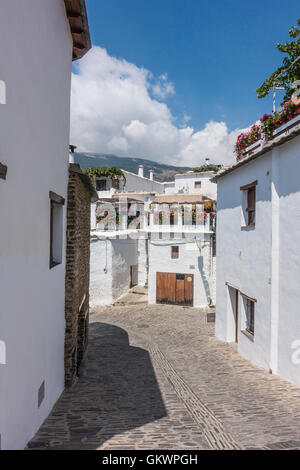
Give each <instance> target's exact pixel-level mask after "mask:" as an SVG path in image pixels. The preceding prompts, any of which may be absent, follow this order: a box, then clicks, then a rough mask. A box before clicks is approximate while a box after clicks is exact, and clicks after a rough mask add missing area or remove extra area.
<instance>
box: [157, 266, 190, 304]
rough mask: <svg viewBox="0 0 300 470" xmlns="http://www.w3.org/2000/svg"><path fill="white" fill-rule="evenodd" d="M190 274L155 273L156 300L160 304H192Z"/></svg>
mask: <svg viewBox="0 0 300 470" xmlns="http://www.w3.org/2000/svg"><path fill="white" fill-rule="evenodd" d="M193 292H194V277H193V275H192V274H175V273H157V274H156V301H157V303H162V304H172V305H190V306H192V305H193Z"/></svg>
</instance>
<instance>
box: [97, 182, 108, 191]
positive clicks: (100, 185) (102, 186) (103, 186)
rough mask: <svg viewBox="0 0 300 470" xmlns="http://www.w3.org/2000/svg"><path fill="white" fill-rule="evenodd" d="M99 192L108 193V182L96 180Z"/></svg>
mask: <svg viewBox="0 0 300 470" xmlns="http://www.w3.org/2000/svg"><path fill="white" fill-rule="evenodd" d="M96 189H97V191H106V180H96Z"/></svg>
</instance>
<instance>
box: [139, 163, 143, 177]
mask: <svg viewBox="0 0 300 470" xmlns="http://www.w3.org/2000/svg"><path fill="white" fill-rule="evenodd" d="M139 176H144V166H143V165H140V166H139Z"/></svg>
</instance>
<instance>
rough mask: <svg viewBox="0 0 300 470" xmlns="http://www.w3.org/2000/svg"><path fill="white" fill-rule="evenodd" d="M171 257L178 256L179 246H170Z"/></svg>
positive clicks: (176, 257)
mask: <svg viewBox="0 0 300 470" xmlns="http://www.w3.org/2000/svg"><path fill="white" fill-rule="evenodd" d="M171 258H172V259H178V258H179V246H172V247H171Z"/></svg>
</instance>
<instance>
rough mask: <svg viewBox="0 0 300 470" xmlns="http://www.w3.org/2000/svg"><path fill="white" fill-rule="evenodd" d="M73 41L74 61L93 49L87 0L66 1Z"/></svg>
mask: <svg viewBox="0 0 300 470" xmlns="http://www.w3.org/2000/svg"><path fill="white" fill-rule="evenodd" d="M64 3H65V7H66V14H67V18H68V21H69V24H70V29H71V35H72V40H73V61H74V60H78V59H81V58H82V57H83V56H84V55H85V54H86V53H87V52H88V51H89V50H90V49H91V47H92V43H91V37H90V28H89V23H88V17H87V11H86V4H85V0H64Z"/></svg>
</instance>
